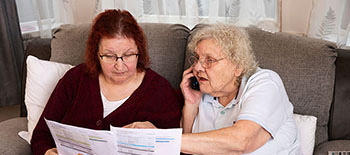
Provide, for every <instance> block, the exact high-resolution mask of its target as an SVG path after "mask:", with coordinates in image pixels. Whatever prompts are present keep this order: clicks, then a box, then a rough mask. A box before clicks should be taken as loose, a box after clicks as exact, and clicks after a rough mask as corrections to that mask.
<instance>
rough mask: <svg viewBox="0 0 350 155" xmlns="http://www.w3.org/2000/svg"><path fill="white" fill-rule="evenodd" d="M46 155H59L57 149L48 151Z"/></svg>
mask: <svg viewBox="0 0 350 155" xmlns="http://www.w3.org/2000/svg"><path fill="white" fill-rule="evenodd" d="M45 155H58V152H57V148H51V149H48V150H47V151H46V152H45Z"/></svg>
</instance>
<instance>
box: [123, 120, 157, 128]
mask: <svg viewBox="0 0 350 155" xmlns="http://www.w3.org/2000/svg"><path fill="white" fill-rule="evenodd" d="M123 128H137V129H157V127H156V126H154V125H153V124H152V123H151V122H149V121H144V122H134V123H131V124H128V125H125V126H123Z"/></svg>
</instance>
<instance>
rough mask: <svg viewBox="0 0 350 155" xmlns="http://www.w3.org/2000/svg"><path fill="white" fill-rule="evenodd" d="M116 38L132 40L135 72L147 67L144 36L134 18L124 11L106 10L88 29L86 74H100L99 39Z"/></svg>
mask: <svg viewBox="0 0 350 155" xmlns="http://www.w3.org/2000/svg"><path fill="white" fill-rule="evenodd" d="M117 36H123V37H126V38H131V39H134V41H135V44H136V46H137V50H138V54H139V56H138V61H137V71H139V72H141V71H144V70H146V69H147V68H148V67H149V55H148V51H147V41H146V36H145V34H144V32H143V30H142V28H141V27H140V25H139V24H138V23H137V22H136V20H135V18H134V17H133V16H132V15H131V14H130V13H129V12H128V11H125V10H123V11H121V10H119V9H118V10H106V11H104V12H102V13H100V14H99V15H98V16H97V17H96V18H95V19H94V22H93V25H92V27H91V29H90V33H89V38H88V41H87V48H86V54H85V64H86V67H87V72H88V74H90V75H93V76H97V75H98V74H99V73H101V65H100V63H99V58H98V55H97V52H98V50H99V43H100V41H101V39H102V38H114V37H117Z"/></svg>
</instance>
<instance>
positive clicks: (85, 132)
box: [45, 119, 182, 155]
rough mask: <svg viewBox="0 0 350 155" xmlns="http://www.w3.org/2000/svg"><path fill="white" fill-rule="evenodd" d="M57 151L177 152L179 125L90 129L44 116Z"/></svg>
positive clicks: (72, 154)
mask: <svg viewBox="0 0 350 155" xmlns="http://www.w3.org/2000/svg"><path fill="white" fill-rule="evenodd" d="M45 121H46V123H47V125H48V127H49V129H50V132H51V134H52V136H53V139H54V140H55V143H56V147H57V150H58V154H60V155H106V154H116V155H124V154H127V155H130V154H133V155H134V154H135V155H136V154H138V155H164V154H167V155H178V154H180V147H181V135H182V129H181V128H177V129H129V128H119V127H113V126H111V130H110V131H107V130H93V129H87V128H81V127H76V126H71V125H65V124H62V123H58V122H55V121H50V120H46V119H45Z"/></svg>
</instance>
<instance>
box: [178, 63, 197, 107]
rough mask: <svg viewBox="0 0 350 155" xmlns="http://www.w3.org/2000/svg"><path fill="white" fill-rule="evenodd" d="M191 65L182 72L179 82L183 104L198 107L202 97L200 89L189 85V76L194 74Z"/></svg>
mask: <svg viewBox="0 0 350 155" xmlns="http://www.w3.org/2000/svg"><path fill="white" fill-rule="evenodd" d="M192 70H193V67H192V66H191V67H190V68H188V69H187V70H185V71H184V73H183V74H182V81H181V84H180V87H181V91H182V94H183V95H184V99H185V105H187V106H194V107H196V108H197V107H198V105H199V102H200V100H201V97H202V93H201V92H200V91H197V90H194V89H192V88H191V87H190V81H191V80H190V78H191V77H193V76H194V74H193V73H192Z"/></svg>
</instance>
